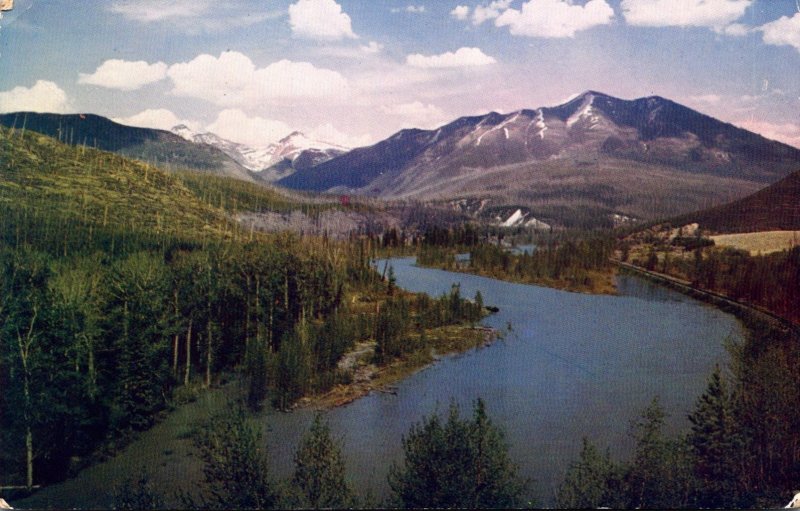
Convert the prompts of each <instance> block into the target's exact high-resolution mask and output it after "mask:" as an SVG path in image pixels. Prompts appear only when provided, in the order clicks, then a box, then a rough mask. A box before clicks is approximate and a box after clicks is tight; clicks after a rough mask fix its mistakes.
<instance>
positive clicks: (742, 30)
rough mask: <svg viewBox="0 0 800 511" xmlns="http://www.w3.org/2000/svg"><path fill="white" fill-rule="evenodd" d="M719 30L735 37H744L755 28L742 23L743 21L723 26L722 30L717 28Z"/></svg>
mask: <svg viewBox="0 0 800 511" xmlns="http://www.w3.org/2000/svg"><path fill="white" fill-rule="evenodd" d="M717 31H718V32H721V33H723V34H725V35H729V36H733V37H744V36H746V35H747V34H749V33H750V32H752V31H753V29H752V28H750V27H748V26H747V25H742V24H741V23H731V24H730V25H728V26H726V27H723V28H722V29H721V30H720V29H717Z"/></svg>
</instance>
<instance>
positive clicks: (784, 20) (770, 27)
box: [759, 12, 800, 51]
mask: <svg viewBox="0 0 800 511" xmlns="http://www.w3.org/2000/svg"><path fill="white" fill-rule="evenodd" d="M759 30H761V31H762V32H763V38H764V42H765V43H766V44H771V45H774V46H792V47H794V49H796V50H797V51H800V12H799V13H797V14H795V15H794V16H792V17H791V18H789V17H788V16H781V17H780V18H779V19H777V20H775V21H772V22H770V23H767V24H766V25H764V26H762V27H761V28H760V29H759Z"/></svg>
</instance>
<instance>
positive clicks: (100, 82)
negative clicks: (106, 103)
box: [78, 59, 167, 91]
mask: <svg viewBox="0 0 800 511" xmlns="http://www.w3.org/2000/svg"><path fill="white" fill-rule="evenodd" d="M166 77H167V65H166V64H164V63H163V62H156V63H155V64H148V63H147V62H145V61H143V60H137V61H135V62H130V61H125V60H119V59H111V60H106V61H105V62H103V63H102V64H100V66H99V67H98V68H97V69H96V70H95V72H94V73H92V74H85V73H80V75H79V78H78V83H82V84H84V85H97V86H98V87H105V88H108V89H118V90H124V91H131V90H136V89H140V88H142V87H143V86H145V85H148V84H151V83H155V82H159V81H161V80H163V79H164V78H166Z"/></svg>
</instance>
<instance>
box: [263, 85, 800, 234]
mask: <svg viewBox="0 0 800 511" xmlns="http://www.w3.org/2000/svg"><path fill="white" fill-rule="evenodd" d="M798 164H800V150H799V149H796V148H794V147H790V146H787V145H785V144H782V143H779V142H775V141H772V140H768V139H766V138H764V137H762V136H760V135H757V134H754V133H751V132H748V131H746V130H743V129H739V128H736V127H735V126H733V125H731V124H727V123H724V122H721V121H718V120H716V119H714V118H712V117H709V116H706V115H704V114H701V113H699V112H696V111H694V110H691V109H689V108H687V107H684V106H682V105H679V104H677V103H675V102H673V101H670V100H668V99H664V98H661V97H648V98H640V99H636V100H622V99H617V98H614V97H611V96H608V95H606V94H602V93H599V92H594V91H588V92H585V93H583V94H581V95H579V96H577V97H576V98H575V99H573V100H571V101H569V102H567V103H565V104H563V105H560V106H556V107H544V108H538V109H533V110H520V111H517V112H512V113H510V114H498V113H490V114H487V115H483V116H475V117H462V118H460V119H457V120H455V121H453V122H451V123H449V124H446V125H444V126H442V127H440V128H438V129H435V130H419V129H410V130H403V131H400V132H399V133H397V134H395V135H394V136H392V137H390V138H388V139H386V140H384V141H382V142H379V143H378V144H375V145H373V146H371V147H365V148H359V149H354V150H353V151H350V152H348V153H346V154H344V155H342V156H339V157H336V158H333V159H332V160H330V161H327V162H325V163H322V164H320V165H317V166H315V167H313V168H311V169H304V170H299V171H297V172H296V173H294V174H293V175H291V176H289V177H286V178H283V179H281V180H280V181H278V184H280V185H283V186H287V187H290V188H296V189H303V190H315V191H336V192H343V191H347V192H348V193H359V194H365V195H374V196H380V197H387V198H416V199H425V200H437V199H439V200H445V201H448V200H455V199H463V198H480V199H487V200H489V201H490V202H492V203H493V204H495V205H500V204H505V205H509V204H521V205H524V206H529V207H531V208H532V209H533V211H534V214H535V215H536V217H537V218H540V217H541V218H543V219H545V221H547V220H546V219H547V218H548V216H549V217H553V216H558V215H559V214H560V213H558V211H560V210H562V211H563V210H573V211H574V210H576V208H577V209H582V210H585V211H586V212H587V214H590V215H598V214H599V215H603V216H610V215H612V214H623V215H629V216H633V217H638V218H654V217H658V216H669V215H675V214H679V213H683V212H687V211H692V210H697V209H701V208H705V207H709V206H711V205H714V204H720V203H723V202H726V201H730V200H732V199H735V198H739V197H743V196H745V195H747V194H749V193H752V192H754V191H756V190H758V189H759V188H762V187H764V186H765V185H767V184H770V183H772V182H775V181H777V180H779V179H781V178H782V177H784V176H786V175H787V174H788V173H789V172H791V171H792V170H794V169H795V168H796V167H797V166H798Z"/></svg>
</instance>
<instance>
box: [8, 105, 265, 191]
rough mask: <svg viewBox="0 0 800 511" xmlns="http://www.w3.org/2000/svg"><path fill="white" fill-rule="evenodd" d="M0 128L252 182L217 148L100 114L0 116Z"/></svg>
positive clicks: (152, 162) (169, 168) (164, 164)
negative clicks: (32, 133)
mask: <svg viewBox="0 0 800 511" xmlns="http://www.w3.org/2000/svg"><path fill="white" fill-rule="evenodd" d="M0 126H6V127H8V128H16V129H19V130H24V131H35V132H37V133H41V134H43V135H47V136H49V137H53V138H55V139H56V140H58V141H60V142H64V143H65V144H68V145H74V146H85V147H93V148H96V149H102V150H104V151H111V152H114V153H117V154H121V155H123V156H126V157H128V158H133V159H137V160H140V161H143V162H146V163H150V164H154V165H157V166H159V167H162V168H165V169H167V170H175V169H182V168H189V169H192V170H199V171H202V172H210V173H214V174H219V175H224V176H230V177H236V178H238V179H244V180H248V181H252V180H253V177H252V176H251V175H250V172H249V171H248V170H247V169H245V168H244V167H242V166H241V165H239V164H238V163H236V162H235V161H234V160H233V159H232V158H231V157H229V156H228V155H227V154H225V153H223V152H222V151H220V150H219V149H217V148H215V147H212V146H209V145H206V144H195V143H193V142H189V141H187V140H184V139H183V138H181V137H179V136H178V135H176V134H174V133H170V132H168V131H164V130H156V129H150V128H137V127H134V126H125V125H123V124H119V123H116V122H114V121H112V120H110V119H107V118H105V117H102V116H99V115H94V114H69V115H63V114H46V113H35V112H16V113H9V114H2V115H0Z"/></svg>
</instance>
